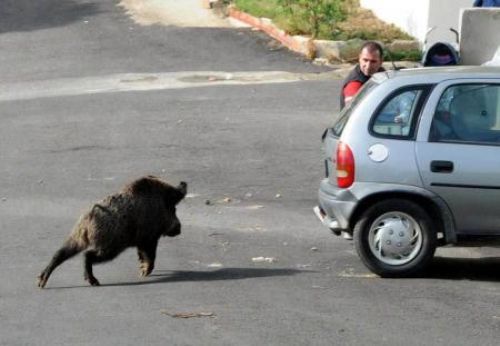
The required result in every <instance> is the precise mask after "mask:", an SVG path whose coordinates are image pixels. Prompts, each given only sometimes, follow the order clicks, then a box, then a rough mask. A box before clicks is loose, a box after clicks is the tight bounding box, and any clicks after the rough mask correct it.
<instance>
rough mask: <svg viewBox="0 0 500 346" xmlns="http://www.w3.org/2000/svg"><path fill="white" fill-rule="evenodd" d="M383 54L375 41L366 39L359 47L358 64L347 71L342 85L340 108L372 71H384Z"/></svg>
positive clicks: (367, 78)
mask: <svg viewBox="0 0 500 346" xmlns="http://www.w3.org/2000/svg"><path fill="white" fill-rule="evenodd" d="M383 55H384V51H383V49H382V46H381V45H380V44H378V43H377V42H373V41H368V42H366V43H365V44H364V45H363V46H362V47H361V52H360V53H359V61H358V64H357V65H356V66H355V67H354V69H353V70H352V71H351V72H350V73H349V75H348V76H347V77H346V79H345V80H344V83H343V85H342V92H341V94H340V109H342V108H344V106H345V105H346V103H347V102H350V101H351V99H352V98H353V97H354V96H355V95H356V94H357V93H358V91H359V89H361V87H362V86H363V84H365V83H366V82H367V81H368V80H369V79H370V77H371V76H372V75H373V74H374V73H376V72H382V71H385V70H384V68H383V67H382V63H383V62H384V60H383Z"/></svg>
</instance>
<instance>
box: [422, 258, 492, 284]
mask: <svg viewBox="0 0 500 346" xmlns="http://www.w3.org/2000/svg"><path fill="white" fill-rule="evenodd" d="M425 277H427V278H434V279H446V280H464V279H465V280H473V281H500V257H487V258H449V257H436V258H434V261H433V262H432V264H431V266H430V267H429V269H428V271H427V273H426V275H425Z"/></svg>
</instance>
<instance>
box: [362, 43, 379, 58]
mask: <svg viewBox="0 0 500 346" xmlns="http://www.w3.org/2000/svg"><path fill="white" fill-rule="evenodd" d="M365 48H366V49H367V50H368V51H369V52H374V51H376V50H377V51H378V52H379V53H380V59H383V58H384V49H383V48H382V45H381V44H380V43H378V42H375V41H366V42H365V43H364V44H363V46H361V50H360V52H361V51H363V49H365Z"/></svg>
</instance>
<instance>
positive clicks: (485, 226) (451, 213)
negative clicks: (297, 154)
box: [315, 66, 500, 277]
mask: <svg viewBox="0 0 500 346" xmlns="http://www.w3.org/2000/svg"><path fill="white" fill-rule="evenodd" d="M323 142H324V151H325V170H326V178H325V179H323V180H322V181H321V184H320V188H319V205H318V206H317V207H316V208H315V213H316V215H317V216H318V217H319V218H320V220H321V221H322V223H323V224H324V225H325V226H327V227H328V228H330V229H331V230H332V231H333V232H334V233H335V234H337V235H340V234H342V235H344V237H345V238H353V239H354V245H355V248H356V250H357V252H358V254H359V256H360V258H361V260H362V261H363V263H364V264H365V265H366V266H367V267H368V268H369V269H370V270H371V271H373V272H374V273H377V274H379V275H380V276H383V277H399V276H409V275H413V274H415V273H417V272H419V271H421V270H422V269H423V268H424V267H425V266H426V265H427V264H429V263H430V261H431V260H432V257H433V255H434V252H435V249H436V247H438V246H444V245H458V246H464V245H477V244H478V243H482V244H484V245H488V246H497V245H498V244H500V68H499V67H488V68H486V67H465V66H462V67H452V68H423V69H412V70H401V71H389V72H383V73H378V74H376V75H374V76H373V77H372V78H371V79H370V80H369V81H368V82H367V83H366V84H365V85H364V87H363V88H362V89H361V90H360V92H359V93H358V95H357V96H356V97H355V98H354V100H353V101H352V103H351V104H349V105H348V106H347V107H346V108H344V110H343V111H342V112H341V113H340V114H339V116H338V117H337V118H336V120H335V122H334V124H333V126H332V127H331V128H329V129H327V130H326V132H325V134H324V136H323Z"/></svg>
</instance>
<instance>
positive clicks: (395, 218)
mask: <svg viewBox="0 0 500 346" xmlns="http://www.w3.org/2000/svg"><path fill="white" fill-rule="evenodd" d="M433 228H434V223H433V222H432V219H431V218H430V217H429V215H428V214H427V212H426V211H425V210H424V209H423V208H422V207H420V206H419V205H418V204H416V203H415V202H412V201H409V200H404V199H390V200H385V201H381V202H378V203H377V204H375V205H373V206H371V207H370V208H368V209H367V210H366V212H365V213H364V214H363V215H362V216H361V218H360V219H359V221H358V222H357V223H356V225H355V227H354V245H355V247H356V251H357V252H358V255H359V257H360V258H361V260H362V261H363V263H364V264H365V265H366V266H367V267H368V268H369V269H370V270H371V271H373V272H374V273H376V274H378V275H380V276H382V277H405V276H411V275H414V274H415V273H417V272H420V271H421V270H422V269H424V267H425V266H426V265H427V264H428V263H429V262H430V261H431V259H432V257H433V256H434V252H435V250H436V244H437V238H436V233H435V232H434V231H433Z"/></svg>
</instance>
